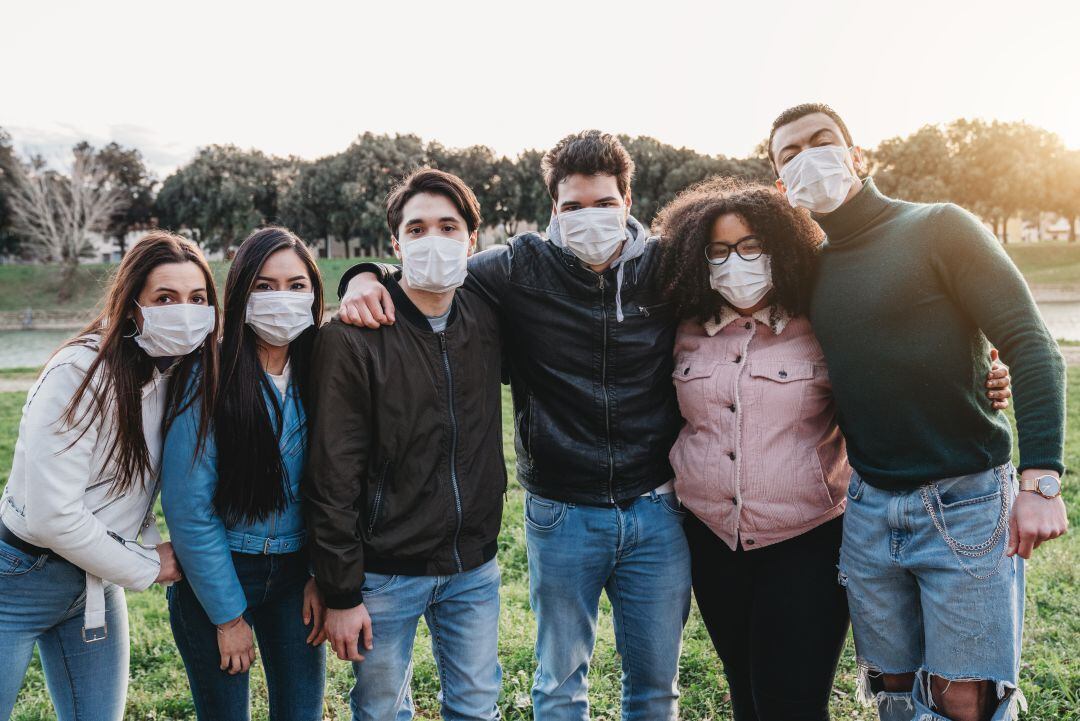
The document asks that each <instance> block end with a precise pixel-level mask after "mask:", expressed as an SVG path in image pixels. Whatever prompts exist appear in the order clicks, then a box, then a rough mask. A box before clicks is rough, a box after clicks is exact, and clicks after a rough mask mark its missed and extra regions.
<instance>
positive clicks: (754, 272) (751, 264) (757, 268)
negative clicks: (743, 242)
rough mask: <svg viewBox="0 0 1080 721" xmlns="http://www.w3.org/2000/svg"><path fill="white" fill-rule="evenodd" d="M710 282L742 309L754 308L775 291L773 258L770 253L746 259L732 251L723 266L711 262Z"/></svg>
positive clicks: (725, 297)
mask: <svg viewBox="0 0 1080 721" xmlns="http://www.w3.org/2000/svg"><path fill="white" fill-rule="evenodd" d="M709 276H710V277H709V285H711V286H712V289H713V290H715V291H716V292H718V293H719V294H720V295H721V296H723V298H724V300H726V301H727V302H728V303H731V305H733V306H735V307H736V308H739V309H741V310H746V309H747V308H753V307H754V306H755V305H757V304H758V303H760V302H761V301H762V299H764V298H765V296H767V295H768V294H769V291H770V290H772V287H773V282H772V261H771V260H770V259H769V255H768V254H767V253H762V254H761V255H760V256H758V257H757V258H755V259H754V260H743V259H742V258H740V257H739V256H738V254H737V253H732V254H731V256H730V257H729V258H728V259H727V262H726V263H724V264H723V265H712V264H710V265H709Z"/></svg>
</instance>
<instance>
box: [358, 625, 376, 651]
mask: <svg viewBox="0 0 1080 721" xmlns="http://www.w3.org/2000/svg"><path fill="white" fill-rule="evenodd" d="M360 633H361V635H362V636H363V638H364V648H366V649H367V650H368V651H370V650H371V649H373V648H375V644H374V643H373V642H372V640H371V619H370V618H369V619H368V620H366V621H365V622H364V626H363V627H362V628H361V629H360Z"/></svg>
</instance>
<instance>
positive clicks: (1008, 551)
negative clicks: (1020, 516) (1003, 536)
mask: <svg viewBox="0 0 1080 721" xmlns="http://www.w3.org/2000/svg"><path fill="white" fill-rule="evenodd" d="M1019 543H1020V535H1019V532H1018V531H1017V528H1016V514H1015V513H1014V514H1013V517H1012V518H1010V519H1009V543H1008V545H1007V546H1006V547H1005V555H1006V556H1008V557H1009V558H1012V557H1013V556H1015V555H1016V547H1017V546H1018V545H1019Z"/></svg>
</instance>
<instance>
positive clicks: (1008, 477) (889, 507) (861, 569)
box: [840, 466, 1024, 721]
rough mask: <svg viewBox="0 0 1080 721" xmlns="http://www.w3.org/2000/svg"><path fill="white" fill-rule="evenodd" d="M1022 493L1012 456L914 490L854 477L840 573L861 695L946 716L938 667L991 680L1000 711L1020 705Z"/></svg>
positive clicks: (896, 712) (893, 716)
mask: <svg viewBox="0 0 1080 721" xmlns="http://www.w3.org/2000/svg"><path fill="white" fill-rule="evenodd" d="M1015 495H1016V481H1015V472H1014V471H1013V469H1012V467H1011V466H1003V467H1000V468H993V469H990V470H988V471H983V472H981V473H974V474H971V475H967V476H960V477H957V478H946V479H943V480H939V481H935V482H933V483H930V484H927V485H925V486H922V487H921V488H918V489H915V490H912V491H905V492H895V491H885V490H881V489H878V488H875V487H874V486H871V485H870V484H869V483H865V482H864V481H863V479H862V478H861V477H860V476H859V474H858V473H854V474H853V475H852V479H851V484H850V485H849V487H848V505H847V511H846V513H845V514H844V541H843V546H842V547H841V550H840V581H841V583H842V584H844V585H846V587H847V594H848V605H849V607H850V612H851V626H852V632H853V634H854V637H855V653H856V656H857V658H858V662H859V667H860V679H859V682H860V689H861V690H862V691H863V700H865V701H874V702H876V703H877V705H878V714H879V716H880V718H882V719H883V720H888V721H893V720H896V721H900V720H904V721H906V720H908V719H912V718H918V719H920V721H922V720H923V719H941V718H944V717H942V716H939V715H938V714H937V713H935V712H934V710H933V703H932V698H931V695H930V694H929V692H928V689H929V677H930V676H932V675H933V676H939V677H941V678H943V679H952V680H957V681H970V680H987V681H991V682H994V683H995V684H996V685H997V690H998V697H999V699H1000V704H999V707H998V710H997V712H996V713H995V715H994V717H993V718H994V719H995V720H997V719H1005V718H1010V717H1011V716H1010V714H1011V713H1012V711H1013V707H1014V705H1015V704H1017V703H1023V701H1022V694H1021V693H1020V691H1019V689H1018V688H1017V676H1018V674H1019V670H1020V639H1021V636H1022V634H1023V624H1024V562H1023V560H1022V559H1021V558H1020V557H1019V556H1014V557H1012V558H1006V557H1004V550H1005V544H1006V543H1007V542H1008V524H1007V520H1008V517H1009V513H1010V511H1011V506H1012V500H1013V498H1015ZM931 511H933V515H931ZM935 518H936V521H937V522H936V523H935ZM1003 520H1004V521H1005V523H1004V527H1003V524H1002V521H1003ZM912 672H916V673H917V674H918V678H917V681H916V683H915V687H914V689H913V690H912V692H911V693H902V694H901V693H888V692H885V691H884V690H881V689H878V688H875V685H876V683H875V681H876V677H877V676H880V674H882V673H887V674H903V673H912Z"/></svg>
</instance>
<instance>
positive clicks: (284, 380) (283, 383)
mask: <svg viewBox="0 0 1080 721" xmlns="http://www.w3.org/2000/svg"><path fill="white" fill-rule="evenodd" d="M291 373H292V371H291V370H290V369H289V361H285V367H284V368H282V369H281V375H279V376H276V375H274V374H273V373H267V374H266V375H268V376H270V380H272V381H273V382H274V385H275V386H277V389H278V392H279V393H280V394H281V397H282V398H284V397H285V391H286V390H288V388H289V376H290V375H291Z"/></svg>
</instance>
